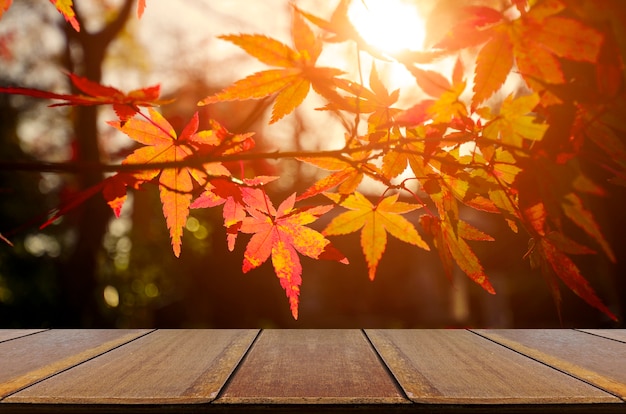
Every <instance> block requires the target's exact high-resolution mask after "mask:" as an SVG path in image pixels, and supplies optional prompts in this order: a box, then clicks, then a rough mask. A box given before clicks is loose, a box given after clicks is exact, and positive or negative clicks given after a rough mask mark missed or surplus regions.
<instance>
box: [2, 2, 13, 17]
mask: <svg viewBox="0 0 626 414" xmlns="http://www.w3.org/2000/svg"><path fill="white" fill-rule="evenodd" d="M11 4H13V0H0V18H1V17H2V15H3V14H4V12H5V11H7V10H9V7H11Z"/></svg>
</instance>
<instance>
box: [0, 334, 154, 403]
mask: <svg viewBox="0 0 626 414" xmlns="http://www.w3.org/2000/svg"><path fill="white" fill-rule="evenodd" d="M147 332H149V331H146V330H66V329H59V330H53V331H45V332H40V333H37V334H35V335H29V336H22V337H20V338H17V339H13V340H10V341H6V342H2V343H0V399H2V398H4V397H6V396H7V395H9V394H11V393H13V392H15V391H17V390H20V389H22V388H24V387H26V386H28V385H30V384H34V383H35V382H37V381H40V380H42V379H44V378H47V377H50V376H51V375H54V374H57V373H59V372H61V371H63V370H66V369H68V368H71V367H73V366H75V365H78V364H80V363H82V362H84V361H86V360H88V359H90V358H93V357H95V356H98V355H100V354H102V353H104V352H107V351H109V350H110V349H113V348H115V347H117V346H119V345H122V344H125V343H127V342H129V341H132V340H133V339H135V338H137V337H139V336H141V335H144V334H145V333H147Z"/></svg>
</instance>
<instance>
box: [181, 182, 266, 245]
mask: <svg viewBox="0 0 626 414" xmlns="http://www.w3.org/2000/svg"><path fill="white" fill-rule="evenodd" d="M277 178H278V177H266V176H259V177H255V178H252V179H248V178H244V179H243V180H242V181H239V180H236V179H234V178H232V177H231V178H230V179H214V180H211V181H210V182H209V183H208V184H207V185H206V187H205V188H206V191H204V192H203V193H202V194H201V195H200V196H199V197H198V198H197V199H195V200H194V202H193V203H191V206H190V207H191V208H208V207H216V206H219V205H222V204H223V205H224V208H223V210H222V215H223V216H224V227H226V233H227V236H226V237H227V240H228V250H230V251H231V252H232V251H233V249H234V248H235V241H236V240H237V234H238V233H239V229H240V228H241V223H242V222H243V219H244V218H245V217H246V216H247V214H246V203H245V202H244V199H243V198H244V194H246V193H247V192H250V191H251V190H252V189H253V188H258V187H260V186H262V185H265V184H267V183H269V182H271V181H274V180H276V179H277Z"/></svg>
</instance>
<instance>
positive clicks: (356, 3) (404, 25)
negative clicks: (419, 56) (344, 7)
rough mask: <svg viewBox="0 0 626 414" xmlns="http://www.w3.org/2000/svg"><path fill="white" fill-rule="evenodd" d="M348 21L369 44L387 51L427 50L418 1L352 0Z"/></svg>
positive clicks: (424, 29)
mask: <svg viewBox="0 0 626 414" xmlns="http://www.w3.org/2000/svg"><path fill="white" fill-rule="evenodd" d="M348 18H349V19H350V21H351V22H352V24H353V26H354V27H355V29H356V30H357V31H358V32H359V34H360V35H361V37H363V39H364V40H365V41H366V42H367V43H368V44H370V45H371V46H373V47H375V48H377V49H379V50H381V51H383V52H386V53H390V54H393V53H396V52H399V51H401V50H406V49H408V50H421V49H422V48H423V45H424V38H425V37H426V25H425V22H424V19H423V18H422V17H421V16H420V14H419V11H418V9H417V7H416V5H415V1H413V2H409V1H406V0H352V3H351V4H350V8H349V9H348Z"/></svg>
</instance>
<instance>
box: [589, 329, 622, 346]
mask: <svg viewBox="0 0 626 414" xmlns="http://www.w3.org/2000/svg"><path fill="white" fill-rule="evenodd" d="M578 330H579V331H581V332H585V333H588V334H590V335H596V336H602V337H604V338H609V339H613V340H615V341H620V342H624V343H626V329H578Z"/></svg>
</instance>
